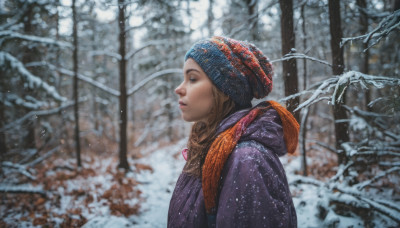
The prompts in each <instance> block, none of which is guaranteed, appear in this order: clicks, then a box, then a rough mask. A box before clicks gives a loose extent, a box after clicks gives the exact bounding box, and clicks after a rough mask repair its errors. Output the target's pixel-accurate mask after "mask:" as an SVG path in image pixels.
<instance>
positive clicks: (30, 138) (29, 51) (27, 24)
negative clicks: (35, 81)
mask: <svg viewBox="0 0 400 228" xmlns="http://www.w3.org/2000/svg"><path fill="white" fill-rule="evenodd" d="M23 4H29V3H23ZM33 8H34V7H32V6H30V9H29V10H28V12H27V13H26V17H25V18H24V33H25V34H26V35H33V33H34V31H35V28H34V26H33V25H32V23H31V22H32V21H33V16H34V12H33ZM24 49H25V50H24V54H23V57H22V62H23V63H24V64H26V63H30V62H34V61H36V60H38V59H36V58H35V57H37V55H35V54H37V49H36V48H35V47H33V48H29V47H24ZM24 92H25V93H26V94H29V95H31V96H32V94H34V93H35V91H34V90H33V89H31V88H29V87H27V88H25V89H24ZM30 111H31V110H30V109H25V110H24V112H25V113H28V112H30ZM35 122H36V120H31V122H29V123H27V124H26V126H24V128H26V129H27V132H26V134H25V135H24V136H23V137H22V138H23V141H22V145H21V146H22V148H36V136H35Z"/></svg>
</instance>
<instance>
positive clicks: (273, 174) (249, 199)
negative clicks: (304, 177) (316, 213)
mask: <svg viewBox="0 0 400 228" xmlns="http://www.w3.org/2000/svg"><path fill="white" fill-rule="evenodd" d="M183 71H184V79H183V82H182V83H181V84H180V85H179V87H178V88H176V90H175V92H176V93H177V94H178V95H179V107H180V109H181V111H182V117H183V119H184V120H185V121H189V122H194V125H193V127H192V131H191V134H190V137H189V141H188V149H185V150H184V151H183V152H182V153H183V155H184V157H185V158H186V156H187V161H186V164H185V166H184V168H183V171H182V174H181V175H180V177H179V179H178V181H177V183H176V186H175V190H174V193H173V195H172V198H171V202H170V206H169V212H168V227H191V228H192V227H274V228H276V227H297V217H296V211H295V208H294V206H293V202H292V198H291V195H290V191H289V187H288V183H287V180H286V175H285V171H284V169H283V167H282V164H281V163H280V161H279V158H278V156H282V155H284V154H286V153H287V152H288V153H294V151H295V149H296V146H297V139H298V131H299V125H298V123H297V122H296V120H295V119H294V117H293V116H292V115H291V114H290V113H289V112H288V111H287V110H286V109H285V108H283V107H282V106H281V105H279V104H278V103H277V102H273V101H265V102H261V103H260V104H258V105H256V106H255V107H252V105H251V100H252V99H253V98H254V97H255V98H263V97H265V96H267V95H268V93H269V92H270V91H271V89H272V67H271V64H270V62H269V61H268V59H267V57H265V56H264V55H263V54H262V52H261V51H260V50H259V49H258V48H257V47H255V46H254V45H252V44H250V43H247V42H244V41H237V40H233V39H230V38H226V37H213V38H210V39H207V40H202V41H199V42H197V43H195V44H194V45H193V47H192V48H191V49H190V50H189V51H188V52H187V54H186V56H185V65H184V68H183Z"/></svg>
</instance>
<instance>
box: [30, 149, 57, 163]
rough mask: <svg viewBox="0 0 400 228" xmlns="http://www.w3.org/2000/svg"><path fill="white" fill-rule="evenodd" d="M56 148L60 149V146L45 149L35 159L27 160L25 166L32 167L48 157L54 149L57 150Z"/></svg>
mask: <svg viewBox="0 0 400 228" xmlns="http://www.w3.org/2000/svg"><path fill="white" fill-rule="evenodd" d="M58 149H60V146H56V147H55V148H53V149H51V150H49V151H47V152H46V153H45V154H44V155H43V156H40V157H38V158H36V159H35V160H33V161H31V162H29V163H27V164H26V166H30V167H34V166H35V165H37V164H38V163H40V162H42V161H43V160H45V159H47V158H48V157H50V156H51V155H52V154H54V153H55V152H56V151H58Z"/></svg>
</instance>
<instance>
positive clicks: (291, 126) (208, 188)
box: [202, 101, 300, 214]
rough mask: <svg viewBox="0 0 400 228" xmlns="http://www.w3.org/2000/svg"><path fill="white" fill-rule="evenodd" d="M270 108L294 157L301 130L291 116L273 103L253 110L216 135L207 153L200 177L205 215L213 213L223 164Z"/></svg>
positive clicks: (267, 103)
mask: <svg viewBox="0 0 400 228" xmlns="http://www.w3.org/2000/svg"><path fill="white" fill-rule="evenodd" d="M270 107H272V108H274V109H275V110H276V111H277V112H278V114H279V117H280V119H281V121H282V127H283V137H284V140H285V144H286V148H287V151H288V153H289V154H293V153H294V152H295V150H296V147H297V142H298V135H299V128H300V126H299V124H298V123H297V121H296V119H295V118H294V117H293V115H292V114H291V113H290V112H289V111H288V110H287V109H286V108H284V107H282V106H281V105H280V104H279V103H278V102H275V101H267V102H265V103H264V104H262V105H259V106H258V107H256V108H254V109H252V110H251V111H250V112H249V113H248V114H247V115H246V116H244V117H243V118H242V119H240V120H239V121H238V122H237V123H236V124H235V125H234V126H232V127H230V128H228V129H227V130H225V131H224V132H222V133H221V134H219V135H218V136H217V138H216V139H215V140H214V142H213V143H212V144H211V147H210V149H209V150H208V153H207V156H206V159H205V161H204V165H203V173H202V188H203V195H204V201H205V207H206V211H207V213H208V214H214V213H215V210H216V206H217V195H218V186H219V180H220V177H221V172H222V169H223V167H224V164H225V162H226V160H227V159H228V157H229V155H230V154H231V153H232V151H233V149H234V148H235V146H236V144H237V142H238V141H239V139H240V137H241V136H242V135H243V133H244V132H245V130H246V128H247V126H248V125H249V124H250V123H251V122H253V120H254V119H256V118H257V117H258V116H259V115H260V114H262V113H264V112H266V111H267V110H268V109H269V108H270Z"/></svg>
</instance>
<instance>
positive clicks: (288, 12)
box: [279, 0, 300, 121]
mask: <svg viewBox="0 0 400 228" xmlns="http://www.w3.org/2000/svg"><path fill="white" fill-rule="evenodd" d="M279 5H280V7H281V11H282V12H281V36H282V55H286V54H289V53H291V52H292V50H294V48H295V35H294V28H293V1H292V0H279ZM282 73H283V82H284V84H285V96H290V95H292V94H295V93H297V92H298V78H297V63H296V59H288V60H286V61H283V62H282ZM299 101H300V100H299V97H295V98H293V99H290V100H288V101H286V106H287V109H288V110H289V111H290V112H293V111H294V110H295V109H296V107H297V106H298V105H299ZM293 114H294V117H295V118H296V120H297V121H299V118H300V117H299V112H294V113H293Z"/></svg>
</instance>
